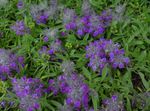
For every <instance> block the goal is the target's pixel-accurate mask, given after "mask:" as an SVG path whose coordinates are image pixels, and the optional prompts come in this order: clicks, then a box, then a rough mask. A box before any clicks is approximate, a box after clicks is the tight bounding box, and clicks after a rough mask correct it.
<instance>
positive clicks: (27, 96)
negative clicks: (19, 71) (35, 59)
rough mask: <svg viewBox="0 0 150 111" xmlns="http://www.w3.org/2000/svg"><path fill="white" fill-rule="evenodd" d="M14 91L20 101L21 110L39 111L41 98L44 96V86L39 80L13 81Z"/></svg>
mask: <svg viewBox="0 0 150 111" xmlns="http://www.w3.org/2000/svg"><path fill="white" fill-rule="evenodd" d="M12 85H13V91H14V92H15V93H16V95H17V97H18V98H19V99H20V108H21V109H22V110H26V111H31V110H33V111H34V110H37V109H39V107H40V105H39V102H38V101H39V98H40V97H41V96H42V94H43V84H42V83H41V81H40V80H39V79H37V78H26V77H22V78H21V79H16V78H13V79H12Z"/></svg>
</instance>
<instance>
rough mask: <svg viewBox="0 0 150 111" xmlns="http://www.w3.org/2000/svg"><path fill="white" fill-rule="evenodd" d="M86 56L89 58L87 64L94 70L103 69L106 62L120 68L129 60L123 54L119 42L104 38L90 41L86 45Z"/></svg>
mask: <svg viewBox="0 0 150 111" xmlns="http://www.w3.org/2000/svg"><path fill="white" fill-rule="evenodd" d="M86 57H87V58H89V59H90V62H89V64H88V65H89V66H90V67H92V69H93V70H94V71H97V70H98V69H99V68H100V69H103V68H104V66H105V65H106V64H110V65H111V66H112V67H113V68H120V69H122V68H124V67H125V66H127V65H128V64H129V62H130V60H129V58H128V57H125V56H124V50H123V49H120V45H119V44H117V43H116V44H115V43H114V42H113V41H112V40H105V39H100V40H98V41H94V42H92V43H90V44H89V45H88V46H87V47H86Z"/></svg>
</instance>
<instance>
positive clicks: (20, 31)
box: [11, 21, 30, 35]
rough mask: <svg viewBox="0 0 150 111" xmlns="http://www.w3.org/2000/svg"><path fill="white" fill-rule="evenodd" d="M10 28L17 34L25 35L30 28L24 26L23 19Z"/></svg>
mask: <svg viewBox="0 0 150 111" xmlns="http://www.w3.org/2000/svg"><path fill="white" fill-rule="evenodd" d="M11 29H12V30H13V31H15V32H16V34H17V35H25V34H26V33H29V32H30V29H29V28H28V27H26V26H25V24H24V22H23V21H17V22H16V23H15V24H14V25H13V26H11Z"/></svg>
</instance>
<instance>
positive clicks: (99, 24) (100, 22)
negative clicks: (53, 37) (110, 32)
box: [64, 0, 112, 37]
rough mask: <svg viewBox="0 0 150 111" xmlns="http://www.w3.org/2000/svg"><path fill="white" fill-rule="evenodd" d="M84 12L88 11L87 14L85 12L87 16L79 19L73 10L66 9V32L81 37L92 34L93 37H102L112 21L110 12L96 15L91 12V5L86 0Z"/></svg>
mask: <svg viewBox="0 0 150 111" xmlns="http://www.w3.org/2000/svg"><path fill="white" fill-rule="evenodd" d="M87 8H88V9H87ZM83 11H87V13H85V12H84V13H85V14H84V15H83V16H81V17H79V16H77V15H76V14H75V12H74V11H73V10H69V9H66V11H65V12H64V15H65V16H64V26H65V28H66V30H67V31H74V32H75V33H76V34H77V35H79V36H84V35H85V34H90V35H92V36H93V37H97V36H99V35H102V34H103V33H104V31H105V28H106V27H107V26H108V25H109V24H110V22H111V20H112V17H111V15H110V13H108V12H109V11H105V12H103V13H102V14H101V15H96V14H95V13H92V11H90V7H89V3H88V2H87V1H86V0H85V1H84V3H83Z"/></svg>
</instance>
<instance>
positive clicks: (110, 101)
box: [102, 95, 124, 111]
mask: <svg viewBox="0 0 150 111" xmlns="http://www.w3.org/2000/svg"><path fill="white" fill-rule="evenodd" d="M102 103H103V106H105V107H104V108H103V109H102V111H103V110H107V111H124V105H123V102H122V101H121V100H119V97H118V95H113V96H112V97H111V98H107V99H104V100H103V101H102Z"/></svg>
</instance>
